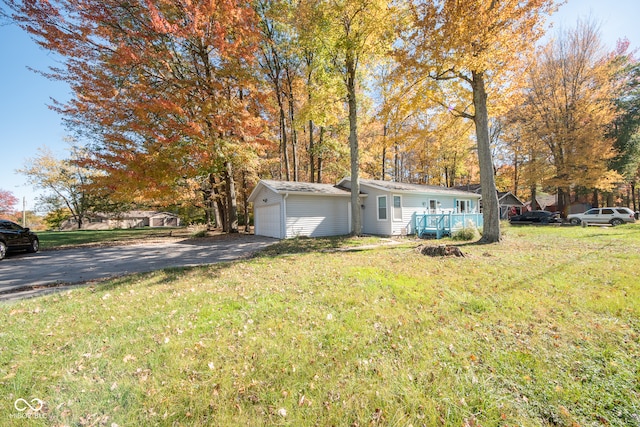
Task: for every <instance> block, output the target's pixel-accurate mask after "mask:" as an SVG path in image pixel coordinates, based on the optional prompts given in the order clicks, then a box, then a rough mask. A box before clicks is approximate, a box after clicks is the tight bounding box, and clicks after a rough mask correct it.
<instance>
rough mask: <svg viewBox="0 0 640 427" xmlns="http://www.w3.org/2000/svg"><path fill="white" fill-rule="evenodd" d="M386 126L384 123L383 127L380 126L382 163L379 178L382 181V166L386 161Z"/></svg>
mask: <svg viewBox="0 0 640 427" xmlns="http://www.w3.org/2000/svg"><path fill="white" fill-rule="evenodd" d="M388 129H389V128H388V126H387V125H386V123H385V125H384V127H383V128H382V164H381V165H380V166H381V171H380V172H381V173H380V179H381V180H382V181H384V172H385V170H384V167H385V163H386V162H387V158H386V157H387V130H388Z"/></svg>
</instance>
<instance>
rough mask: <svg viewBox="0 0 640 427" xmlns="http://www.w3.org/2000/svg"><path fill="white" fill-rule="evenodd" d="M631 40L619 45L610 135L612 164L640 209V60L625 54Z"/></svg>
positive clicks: (636, 206)
mask: <svg viewBox="0 0 640 427" xmlns="http://www.w3.org/2000/svg"><path fill="white" fill-rule="evenodd" d="M627 47H628V41H626V40H625V41H622V42H620V43H619V44H618V49H617V50H618V59H617V60H616V62H618V63H620V72H619V73H618V74H617V75H616V76H615V77H616V79H617V80H618V82H619V83H620V84H619V92H618V94H617V96H616V100H615V103H616V107H617V109H618V111H619V114H618V115H617V116H616V119H615V120H614V122H613V124H612V126H611V128H610V130H609V136H610V137H612V138H613V139H614V148H615V149H616V156H615V157H614V158H613V159H612V161H611V167H612V168H613V169H614V170H616V171H617V172H618V173H619V174H620V175H621V176H622V177H623V178H624V180H625V182H627V183H628V184H629V185H630V187H631V196H632V197H631V198H632V204H633V209H634V210H638V209H639V207H638V206H639V205H638V200H637V198H636V188H637V182H638V178H639V177H640V62H638V60H637V59H636V58H634V56H633V55H632V54H628V53H626V49H627Z"/></svg>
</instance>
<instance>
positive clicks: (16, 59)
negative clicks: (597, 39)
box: [0, 0, 640, 210]
mask: <svg viewBox="0 0 640 427" xmlns="http://www.w3.org/2000/svg"><path fill="white" fill-rule="evenodd" d="M639 16H640V1H638V0H569V1H568V2H567V3H566V4H565V5H563V6H562V7H561V8H560V11H559V12H558V13H557V14H555V15H554V16H553V17H552V22H553V25H554V28H555V29H558V28H565V29H566V28H572V27H574V26H575V25H576V22H577V20H578V18H583V19H585V18H590V19H593V20H595V21H596V22H599V23H600V24H601V35H602V39H603V42H604V43H605V45H606V46H607V47H608V48H609V49H613V48H614V47H615V44H616V41H617V40H618V39H620V38H622V37H626V38H628V39H629V41H630V42H631V48H632V49H640V25H638V22H637V19H638V17H639ZM553 31H555V30H551V33H552V32H553ZM0 58H2V65H1V66H0V94H1V95H0V147H1V148H2V165H3V167H2V168H0V189H3V190H6V191H11V192H12V193H13V194H14V195H15V196H16V197H18V198H19V199H20V200H21V201H22V199H23V197H24V198H25V199H26V204H27V209H28V210H32V209H34V208H35V198H36V196H37V193H36V192H35V191H34V190H33V188H32V187H31V186H30V185H28V184H27V182H26V179H25V177H24V176H23V175H21V174H18V173H17V172H16V169H18V168H20V167H22V166H23V165H24V163H25V161H26V159H28V158H31V157H34V156H36V154H37V149H38V147H42V146H47V147H48V148H49V149H51V150H52V151H53V152H54V153H55V154H56V155H58V156H59V157H60V158H63V157H66V149H67V143H66V142H65V140H64V138H65V136H66V135H67V134H66V132H65V129H64V127H63V126H62V124H61V121H60V117H59V116H58V115H57V114H56V113H55V112H53V111H51V110H50V109H49V108H48V106H47V105H49V104H51V98H55V99H58V100H66V99H68V97H69V90H68V88H67V87H66V85H64V84H62V83H59V82H53V81H50V80H47V79H46V78H44V77H42V76H40V75H38V74H36V73H34V72H33V71H31V70H29V69H28V67H31V68H35V69H39V70H44V69H46V68H47V67H48V66H49V65H54V64H55V58H54V57H53V56H52V55H51V54H49V53H48V52H46V51H44V50H43V49H41V48H39V47H38V46H37V45H36V44H35V43H34V42H33V41H31V40H30V39H29V37H28V36H27V35H26V34H25V33H24V32H23V31H21V30H20V29H19V28H17V27H16V26H15V25H5V26H0ZM21 205H22V203H20V206H19V208H21ZM17 207H18V206H17Z"/></svg>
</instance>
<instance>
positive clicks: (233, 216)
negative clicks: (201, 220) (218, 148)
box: [224, 160, 238, 233]
mask: <svg viewBox="0 0 640 427" xmlns="http://www.w3.org/2000/svg"><path fill="white" fill-rule="evenodd" d="M224 167H225V171H224V173H225V183H226V187H227V188H226V190H227V230H226V231H227V233H237V232H238V205H237V199H236V183H235V181H234V179H233V165H232V164H231V162H230V161H228V160H227V161H226V162H225V164H224Z"/></svg>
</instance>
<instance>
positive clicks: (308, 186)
mask: <svg viewBox="0 0 640 427" xmlns="http://www.w3.org/2000/svg"><path fill="white" fill-rule="evenodd" d="M260 186H265V187H267V188H268V189H270V190H271V191H273V192H275V193H278V194H287V193H289V194H291V193H295V194H306V195H309V196H342V197H348V196H350V195H351V192H350V191H349V190H348V189H345V188H341V187H338V186H335V185H332V184H317V183H312V182H293V181H275V180H267V179H262V180H260V182H258V185H256V188H254V190H253V191H252V192H251V196H249V202H253V201H254V200H253V199H254V198H255V195H256V194H258V191H259V190H260Z"/></svg>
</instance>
